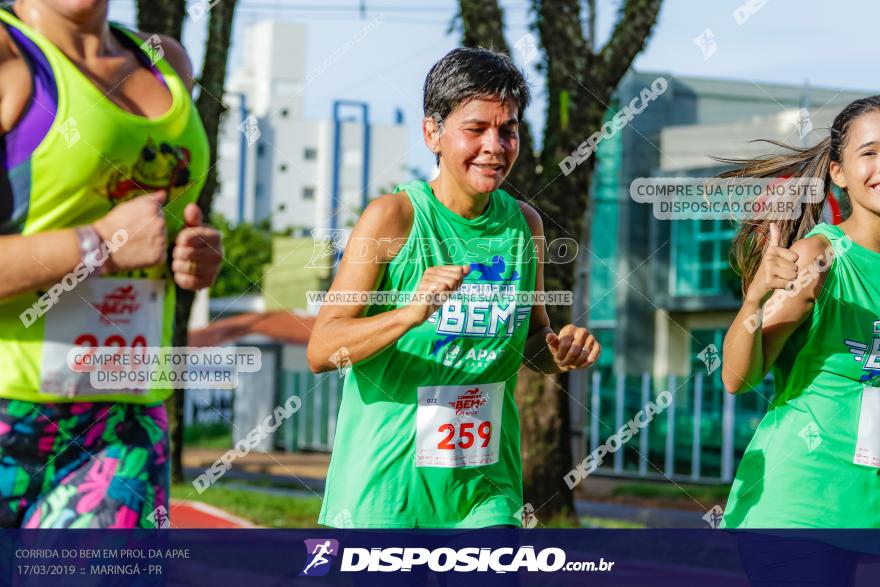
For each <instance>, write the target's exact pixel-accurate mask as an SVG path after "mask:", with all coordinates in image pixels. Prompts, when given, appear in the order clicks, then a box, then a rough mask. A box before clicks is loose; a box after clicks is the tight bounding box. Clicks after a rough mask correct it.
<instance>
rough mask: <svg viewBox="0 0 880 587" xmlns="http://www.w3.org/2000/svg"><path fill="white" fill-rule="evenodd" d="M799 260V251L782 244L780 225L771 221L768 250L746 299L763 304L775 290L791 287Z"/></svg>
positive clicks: (796, 273)
mask: <svg viewBox="0 0 880 587" xmlns="http://www.w3.org/2000/svg"><path fill="white" fill-rule="evenodd" d="M797 260H798V254H797V253H795V252H794V251H792V250H790V249H786V248H785V247H782V246H780V236H779V226H777V225H776V223H775V222H771V223H770V238H769V242H768V244H767V250H766V251H764V256H763V258H762V259H761V264H760V265H758V270H757V271H756V272H755V277H754V279H752V283H751V284H750V285H749V289H748V291H746V299H748V300H750V301H753V302H757V303H759V304H763V303H764V302H766V301H767V299H768V298H769V297H770V296H771V295H773V292H774V291H775V290H777V289H785V288H787V287H789V285H790V284H791V283H792V282H793V281H794V280H795V279H796V278H797V275H798V267H797Z"/></svg>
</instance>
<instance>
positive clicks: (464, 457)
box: [416, 383, 504, 467]
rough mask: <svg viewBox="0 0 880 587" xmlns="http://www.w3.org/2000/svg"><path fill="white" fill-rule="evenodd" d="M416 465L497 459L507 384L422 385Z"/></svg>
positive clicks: (471, 463) (469, 463)
mask: <svg viewBox="0 0 880 587" xmlns="http://www.w3.org/2000/svg"><path fill="white" fill-rule="evenodd" d="M418 394H419V407H418V413H417V417H416V466H417V467H473V466H479V465H491V464H493V463H497V462H498V447H499V444H500V441H501V411H502V410H501V408H502V406H503V405H504V383H483V384H479V385H438V386H428V387H419V388H418Z"/></svg>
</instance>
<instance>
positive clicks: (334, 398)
mask: <svg viewBox="0 0 880 587" xmlns="http://www.w3.org/2000/svg"><path fill="white" fill-rule="evenodd" d="M342 382H343V379H342V377H341V376H340V375H339V374H338V373H337V372H335V371H334V372H328V373H321V374H319V375H315V374H313V373H311V372H310V371H281V372H280V377H279V388H278V395H277V396H276V397H277V399H278V403H279V404H281V403H283V402H284V401H285V400H286V399H287V398H288V397H290V396H291V395H298V396H299V397H300V398H301V400H302V407H301V409H300V410H299V411H298V412H297V413H296V414H295V415H294V416H293V417H292V418H290V419H288V420H286V421H285V422H284V424H283V425H282V427H281V428H280V429H279V430H278V431H277V433H276V438H275V442H274V447H275V448H276V449H280V450H285V451H309V450H312V451H329V450H331V449H332V447H333V438H334V436H335V434H336V415H337V412H338V410H339V404H340V400H341V397H342ZM666 390H668V391H670V392H671V393H672V395H673V401H672V403H671V404H670V405H669V407H668V408H666V410H665V411H663V412H662V413H660V414H658V415H656V416H655V417H654V418H653V420H651V421H650V422H649V423H648V424H647V425H646V426H644V427H643V428H641V429H640V430H639V431H638V433H637V434H635V435H634V436H633V438H632V439H631V440H630V441H629V442H628V443H626V444H625V445H624V446H622V447H621V448H620V449H619V450H617V451H616V452H614V453H613V455H611V454H609V455H608V456H606V458H605V459H604V461H603V463H602V465H601V466H600V467H599V469H598V470H596V472H595V473H593V474H596V475H613V476H619V477H628V476H629V477H635V478H646V479H653V478H656V479H672V480H676V481H688V482H699V483H729V482H730V481H731V480H732V478H733V474H734V471H735V467H736V464H737V463H738V460H739V459H740V458H741V457H742V453H743V451H744V449H745V447H746V445H747V444H748V442H749V440H750V439H751V437H752V435H753V433H754V430H755V427H756V426H757V424H758V422H760V419H761V417H762V416H763V414H764V413H765V412H766V409H767V398H769V397H770V395H769V394H770V393H772V384H770V383H769V382H768V381H765V383H764V384H763V385H762V387H761V388H760V389H759V390H758V392H757V393H755V392H750V394H746V395H749V396H750V397H746V396H742V397H739V396H733V395H730V394H728V393H726V392H724V391H723V389H721V385H720V381H719V380H718V377H717V376H712V377H707V376H706V375H705V374H704V373H696V374H695V375H693V376H689V377H680V376H675V375H670V376H668V377H660V378H658V377H652V376H651V374H649V373H643V374H641V375H638V376H628V375H622V374H612V373H608V372H604V373H603V372H601V371H598V370H596V371H593V372H592V373H590V374H589V376H588V381H587V382H586V384H585V385H582V386H581V389H580V390H575V391H574V392H573V393H572V398H571V405H572V410H571V419H572V442H573V444H572V446H573V454H574V457H575V462H580V461H582V460H583V458H584V457H585V456H587V454H589V453H591V452H592V451H593V450H595V449H596V448H597V447H598V446H599V445H600V444H603V443H605V442H606V441H607V440H608V438H609V437H611V436H612V435H613V434H614V433H615V432H616V431H618V430H620V428H621V427H623V426H625V425H626V423H627V421H629V420H630V419H632V418H633V417H634V416H635V415H636V414H637V412H639V410H643V409H644V407H645V406H646V405H647V403H648V402H649V401H656V398H657V397H658V395H659V394H660V393H661V392H662V391H666Z"/></svg>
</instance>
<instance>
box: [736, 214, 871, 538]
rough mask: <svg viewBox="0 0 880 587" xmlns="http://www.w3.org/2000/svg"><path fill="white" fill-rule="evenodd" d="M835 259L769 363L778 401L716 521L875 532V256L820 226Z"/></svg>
mask: <svg viewBox="0 0 880 587" xmlns="http://www.w3.org/2000/svg"><path fill="white" fill-rule="evenodd" d="M814 235H822V236H824V237H825V238H826V239H828V241H830V243H831V245H832V246H833V248H834V253H835V256H834V260H833V262H832V264H831V267H830V268H829V269H828V275H827V277H826V279H825V283H824V284H823V286H822V289H821V292H820V294H819V296H818V299H817V300H816V303H815V305H814V308H813V312H812V315H811V316H810V317H809V318H808V319H807V320H805V321H804V323H803V324H802V325H801V326H800V327H799V328H798V329H797V330H796V331H795V332H794V333H793V334H792V336H791V337H790V338H789V339H788V341H786V343H785V346H784V347H783V350H782V352H781V353H780V355H779V358H778V359H777V361H776V364H775V365H774V371H773V374H774V377H775V381H776V389H777V392H776V396H775V398H774V399H773V401H772V403H771V404H770V407H769V410H768V412H767V415H766V416H764V418H763V420H762V421H761V423H760V424H759V426H758V429H757V431H756V432H755V436H754V438H753V439H752V441H751V442H750V443H749V446H748V448H747V449H746V451H745V454H744V455H743V458H742V462H741V463H740V466H739V469H738V471H737V474H736V479H735V480H734V483H733V486H732V488H731V492H730V498H729V500H728V503H727V508H726V511H725V514H724V519H723V523H722V525H723V526H724V527H728V528H771V527H772V528H787V527H816V528H880V279H878V276H880V253H876V252H874V251H871V250H869V249H866V248H864V247H862V246H860V245H858V244H856V243H854V242H852V241H851V240H849V239H848V238H845V235H844V233H843V231H842V230H841V229H840V228H839V227H837V226H832V225H828V224H819V225H818V226H816V227H815V228H814V229H813V230H812V231H811V232H810V233H809V234H808V235H807V236H814Z"/></svg>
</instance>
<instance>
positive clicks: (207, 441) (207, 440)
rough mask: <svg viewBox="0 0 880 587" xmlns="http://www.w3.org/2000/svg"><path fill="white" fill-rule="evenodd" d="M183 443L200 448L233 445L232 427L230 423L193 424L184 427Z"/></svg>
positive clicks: (225, 447) (224, 447)
mask: <svg viewBox="0 0 880 587" xmlns="http://www.w3.org/2000/svg"><path fill="white" fill-rule="evenodd" d="M183 445H184V446H187V447H198V448H222V449H227V448H231V447H232V428H231V427H230V426H229V424H226V423H222V424H191V425H189V426H186V427H185V428H184V429H183Z"/></svg>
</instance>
